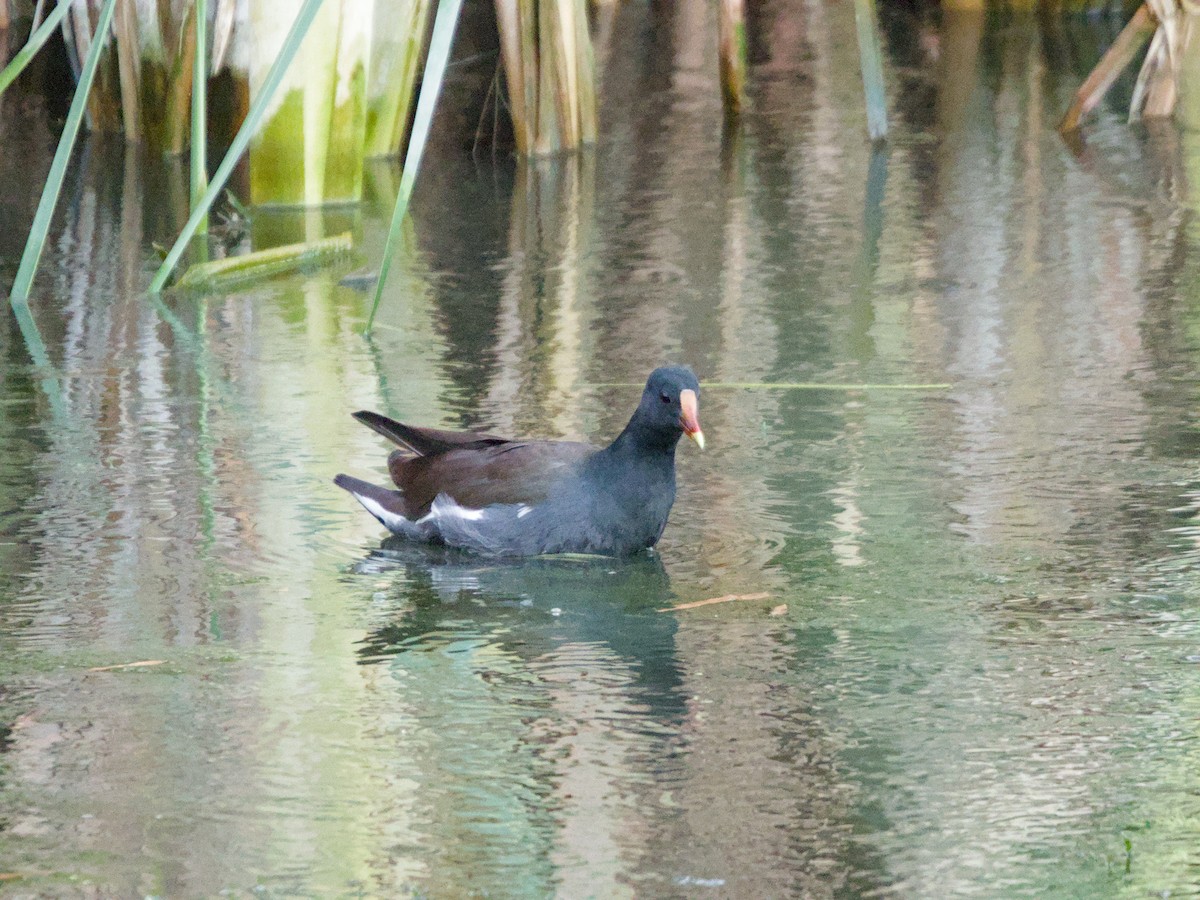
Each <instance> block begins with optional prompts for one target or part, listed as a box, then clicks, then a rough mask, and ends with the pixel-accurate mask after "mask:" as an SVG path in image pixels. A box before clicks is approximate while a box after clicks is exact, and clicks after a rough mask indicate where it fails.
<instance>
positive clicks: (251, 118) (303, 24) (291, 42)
mask: <svg viewBox="0 0 1200 900" xmlns="http://www.w3.org/2000/svg"><path fill="white" fill-rule="evenodd" d="M320 8H321V0H304V5H303V6H302V7H301V8H300V12H298V13H297V14H296V21H295V22H293V23H292V30H291V31H289V32H288V35H287V37H286V38H284V41H283V46H282V47H281V48H280V50H279V56H277V57H276V58H275V62H274V63H272V64H271V68H270V70H269V71H268V72H267V77H266V79H264V81H263V86H262V89H261V90H260V91H259V92H258V96H256V97H255V98H254V102H253V103H251V104H250V110H249V111H248V112H247V113H246V121H244V122H243V123H242V127H241V128H239V129H238V133H237V134H236V135H234V138H233V143H231V144H230V145H229V150H228V151H226V153H225V158H224V159H222V160H221V165H219V166H218V167H217V171H216V172H214V173H213V178H212V181H211V182H210V183H209V185H208V190H206V191H205V192H204V196H203V197H201V198H200V203H199V205H197V206H196V207H195V208H194V209H193V210H192V214H191V216H189V217H188V220H187V223H186V224H185V225H184V226H183V231H182V232H181V233H180V235H179V237H178V238H176V240H175V243H174V245H173V246H172V247H171V251H170V252H169V253H168V254H167V258H166V259H164V260H163V263H162V265H161V266H159V267H158V271H157V272H155V273H154V278H153V279H152V280H151V282H150V291H151V293H159V292H160V291H162V289H163V285H165V284H166V283H167V279H168V278H169V277H170V276H171V272H172V271H173V270H174V269H175V266H176V265H178V264H179V258H180V257H181V256H183V251H184V250H185V249H187V245H188V243H189V242H190V241H191V239H192V237H194V236H195V234H196V231H197V229H198V228H199V227H200V222H201V220H202V219H204V218H206V217H207V215H208V210H209V207H211V206H212V204H213V201H214V200H216V199H217V195H218V194H220V193H221V191H222V189H223V188H224V187H225V182H227V181H228V180H229V176H230V175H231V174H233V167H234V166H236V165H237V162H238V159H240V158H241V155H242V154H243V153H244V152H245V150H246V146H247V145H248V144H249V143H250V139H251V138H252V137H253V136H254V132H255V131H257V130H258V126H259V124H260V123H261V122H262V118H263V114H264V113H265V112H266V111H267V105H268V104H269V103H270V102H271V98H272V97H273V96H274V95H275V92H276V91H277V90H278V89H279V84H280V82H281V81H283V76H284V73H285V72H287V68H288V66H289V65H290V64H291V62H292V59H293V58H294V57H295V55H296V51H297V50H299V49H300V44H301V42H302V41H303V40H304V35H306V34H307V33H308V28H309V26H310V25H312V21H313V19H314V18H315V17H316V15H317V11H318V10H319V9H320Z"/></svg>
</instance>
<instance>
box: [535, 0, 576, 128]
mask: <svg viewBox="0 0 1200 900" xmlns="http://www.w3.org/2000/svg"><path fill="white" fill-rule="evenodd" d="M543 2H546V0H543ZM547 5H548V6H549V7H550V11H551V16H550V18H551V19H552V20H553V23H554V25H553V28H554V30H553V32H551V34H550V35H549V36H548V37H549V40H550V42H551V44H552V45H553V46H554V51H553V53H552V59H553V61H554V73H553V74H554V100H555V105H556V107H557V108H558V121H559V123H560V133H561V136H562V137H561V139H562V146H563V147H578V146H579V142H580V122H579V77H578V75H579V67H578V64H577V60H578V54H579V48H578V47H577V45H576V41H575V38H576V29H575V23H574V21H573V20H574V17H575V16H576V14H577V4H576V3H575V2H574V0H549V2H548V3H547ZM578 12H582V13H583V14H584V15H586V14H587V13H586V11H584V10H582V8H580V9H579V10H578Z"/></svg>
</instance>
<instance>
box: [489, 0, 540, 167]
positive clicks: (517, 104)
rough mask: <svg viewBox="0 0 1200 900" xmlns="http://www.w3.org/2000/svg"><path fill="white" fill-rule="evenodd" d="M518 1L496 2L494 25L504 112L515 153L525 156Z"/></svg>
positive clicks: (528, 141) (528, 131)
mask: <svg viewBox="0 0 1200 900" xmlns="http://www.w3.org/2000/svg"><path fill="white" fill-rule="evenodd" d="M521 6H522V4H521V2H520V0H496V25H497V28H498V30H499V32H500V61H501V63H502V64H503V66H504V78H505V80H506V81H507V82H508V108H509V114H510V115H511V116H512V123H513V135H514V137H515V138H516V142H517V153H519V154H521V155H522V156H527V155H528V154H529V150H530V147H532V146H533V121H534V120H533V117H532V116H531V115H530V109H529V105H528V103H527V102H526V85H525V65H526V61H525V58H524V56H523V54H522V45H523V44H524V41H523V37H524V35H523V31H522V9H521Z"/></svg>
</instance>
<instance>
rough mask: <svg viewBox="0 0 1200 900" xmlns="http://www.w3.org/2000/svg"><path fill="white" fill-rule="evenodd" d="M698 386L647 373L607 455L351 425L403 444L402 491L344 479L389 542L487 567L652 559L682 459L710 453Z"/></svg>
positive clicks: (399, 460)
mask: <svg viewBox="0 0 1200 900" xmlns="http://www.w3.org/2000/svg"><path fill="white" fill-rule="evenodd" d="M699 399H700V383H699V381H698V380H697V378H696V375H695V374H694V373H693V372H692V370H691V369H690V368H688V367H686V366H664V367H661V368H658V369H655V370H654V371H653V372H651V373H650V377H649V378H648V379H647V381H646V387H645V390H643V391H642V397H641V400H640V402H639V403H638V405H637V408H636V409H635V410H634V411H633V415H632V416H631V417H630V419H629V424H627V425H626V426H625V429H624V430H623V431H622V432H621V433H620V434H619V435H617V437H616V438H615V439H614V440H613V441H612V443H610V444H609V445H608V446H606V447H603V448H597V447H594V446H592V445H590V444H584V443H579V442H574V441H548V440H510V439H508V438H503V437H497V436H496V435H492V434H484V433H477V432H456V431H443V430H440V429H435V428H420V427H416V426H412V425H406V424H404V423H402V422H397V421H395V420H394V419H390V418H388V417H387V416H384V415H380V414H379V413H375V412H369V411H366V410H362V411H359V412H356V413H354V414H353V416H354V418H355V419H357V420H358V421H359V422H361V423H362V424H364V425H366V426H367V427H369V428H371V429H373V430H374V431H376V432H378V433H379V434H380V435H382V436H383V437H385V438H387V439H389V440H390V441H392V442H393V443H395V444H397V445H398V446H397V449H395V450H393V451H392V453H391V455H390V456H389V457H388V471H389V473H390V475H391V477H392V481H393V482H394V483H395V485H396V488H398V490H392V489H389V488H384V487H380V486H378V485H375V484H371V483H370V482H367V481H363V480H362V479H359V478H355V477H353V476H351V475H345V474H339V475H338V476H337V477H336V478H334V484H336V485H338V486H339V487H341V488H344V489H345V490H347V491H349V492H350V494H351V495H352V496H353V497H354V498H355V499H356V500H357V501H358V502H359V503H360V504H362V506H363V507H364V508H365V509H366V510H367V512H369V513H370V514H371V515H373V516H374V517H375V518H376V519H378V520H379V522H380V523H381V524H383V525H384V526H385V527H386V528H387V529H388V530H389V531H391V532H392V533H394V534H397V535H400V536H402V537H405V538H408V539H411V540H414V541H422V542H426V543H431V544H443V545H447V546H450V547H457V548H464V549H467V550H471V551H475V552H477V553H481V554H485V555H488V556H537V555H541V554H552V553H587V554H596V555H603V556H616V557H623V556H631V555H633V554H635V553H638V552H640V551H643V550H646V549H648V548H650V547H653V546H654V545H655V544H656V543H658V539H659V538H660V537H661V536H662V533H663V529H664V528H666V525H667V518H668V516H669V515H670V513H671V507H672V506H673V505H674V503H675V448H676V445H677V444H678V443H679V439H680V437H682V436H683V435H687V436H688V437H689V438H691V439H692V440H693V441H694V442H695V443H696V446H697V447H699V448H700V449H701V450H703V449H704V432H703V431H702V430H701V428H700V420H699Z"/></svg>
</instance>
